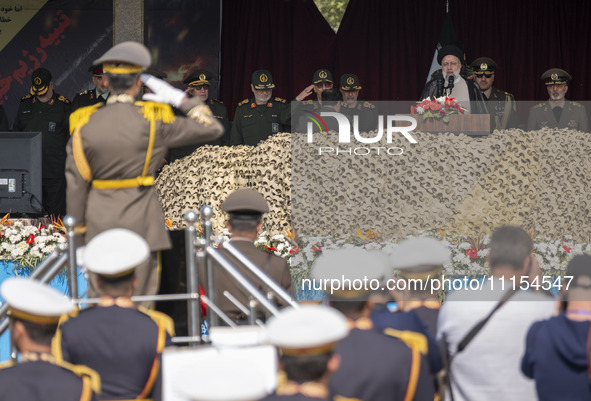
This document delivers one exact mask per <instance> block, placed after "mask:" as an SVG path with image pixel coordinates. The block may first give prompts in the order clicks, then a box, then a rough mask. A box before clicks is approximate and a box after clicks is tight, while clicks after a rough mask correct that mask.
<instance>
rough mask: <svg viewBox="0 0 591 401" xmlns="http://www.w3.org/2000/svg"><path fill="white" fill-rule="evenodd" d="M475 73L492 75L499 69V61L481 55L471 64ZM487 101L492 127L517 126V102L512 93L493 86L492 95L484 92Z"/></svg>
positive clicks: (506, 127) (499, 128)
mask: <svg viewBox="0 0 591 401" xmlns="http://www.w3.org/2000/svg"><path fill="white" fill-rule="evenodd" d="M470 66H471V68H472V70H473V73H474V74H476V75H477V76H478V75H481V74H482V75H484V76H486V77H491V76H493V75H494V73H495V71H496V69H497V63H495V61H494V60H492V59H491V58H488V57H480V58H477V59H476V60H474V61H473V62H472V64H471V65H470ZM482 96H483V97H484V100H485V101H486V102H487V104H486V108H487V109H488V111H489V113H490V116H491V127H492V128H493V129H496V130H503V129H508V128H517V103H515V98H514V97H513V95H512V94H510V93H508V92H505V91H502V90H499V89H497V88H495V87H494V86H493V87H491V92H490V95H489V96H488V97H487V96H486V95H485V94H484V92H483V93H482Z"/></svg>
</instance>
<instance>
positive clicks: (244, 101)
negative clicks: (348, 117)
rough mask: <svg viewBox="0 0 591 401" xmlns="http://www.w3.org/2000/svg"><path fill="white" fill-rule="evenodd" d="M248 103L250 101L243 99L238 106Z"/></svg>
mask: <svg viewBox="0 0 591 401" xmlns="http://www.w3.org/2000/svg"><path fill="white" fill-rule="evenodd" d="M249 101H250V99H244V100H243V101H241V102H240V103H238V106H242V105H245V104H247V103H248V102H249Z"/></svg>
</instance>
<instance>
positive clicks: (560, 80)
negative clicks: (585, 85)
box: [541, 68, 573, 85]
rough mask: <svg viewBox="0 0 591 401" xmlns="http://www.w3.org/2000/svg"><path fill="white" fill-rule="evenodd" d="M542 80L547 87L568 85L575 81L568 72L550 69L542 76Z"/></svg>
mask: <svg viewBox="0 0 591 401" xmlns="http://www.w3.org/2000/svg"><path fill="white" fill-rule="evenodd" d="M541 78H542V80H543V81H544V82H545V83H546V85H562V84H567V83H568V81H570V80H571V79H573V77H571V75H570V74H569V73H568V72H566V71H564V70H562V69H560V68H550V69H549V70H548V71H546V72H545V73H543V74H542V77H541Z"/></svg>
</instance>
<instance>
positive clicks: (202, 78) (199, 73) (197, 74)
mask: <svg viewBox="0 0 591 401" xmlns="http://www.w3.org/2000/svg"><path fill="white" fill-rule="evenodd" d="M212 76H213V75H212V73H211V72H209V71H207V70H195V71H193V72H192V73H190V74H189V75H188V76H187V78H185V79H184V80H183V83H184V84H186V85H189V86H201V85H211V78H212Z"/></svg>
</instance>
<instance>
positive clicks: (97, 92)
mask: <svg viewBox="0 0 591 401" xmlns="http://www.w3.org/2000/svg"><path fill="white" fill-rule="evenodd" d="M88 71H89V72H92V82H93V83H94V85H95V88H94V89H89V90H85V91H84V92H80V93H78V94H77V95H76V96H74V100H73V101H72V111H75V110H78V109H79V108H80V107H86V106H92V105H93V104H97V103H102V104H105V103H107V98H108V97H109V88H107V85H106V81H105V80H103V75H104V73H103V66H102V64H99V65H92V66H90V68H89V69H88Z"/></svg>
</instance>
